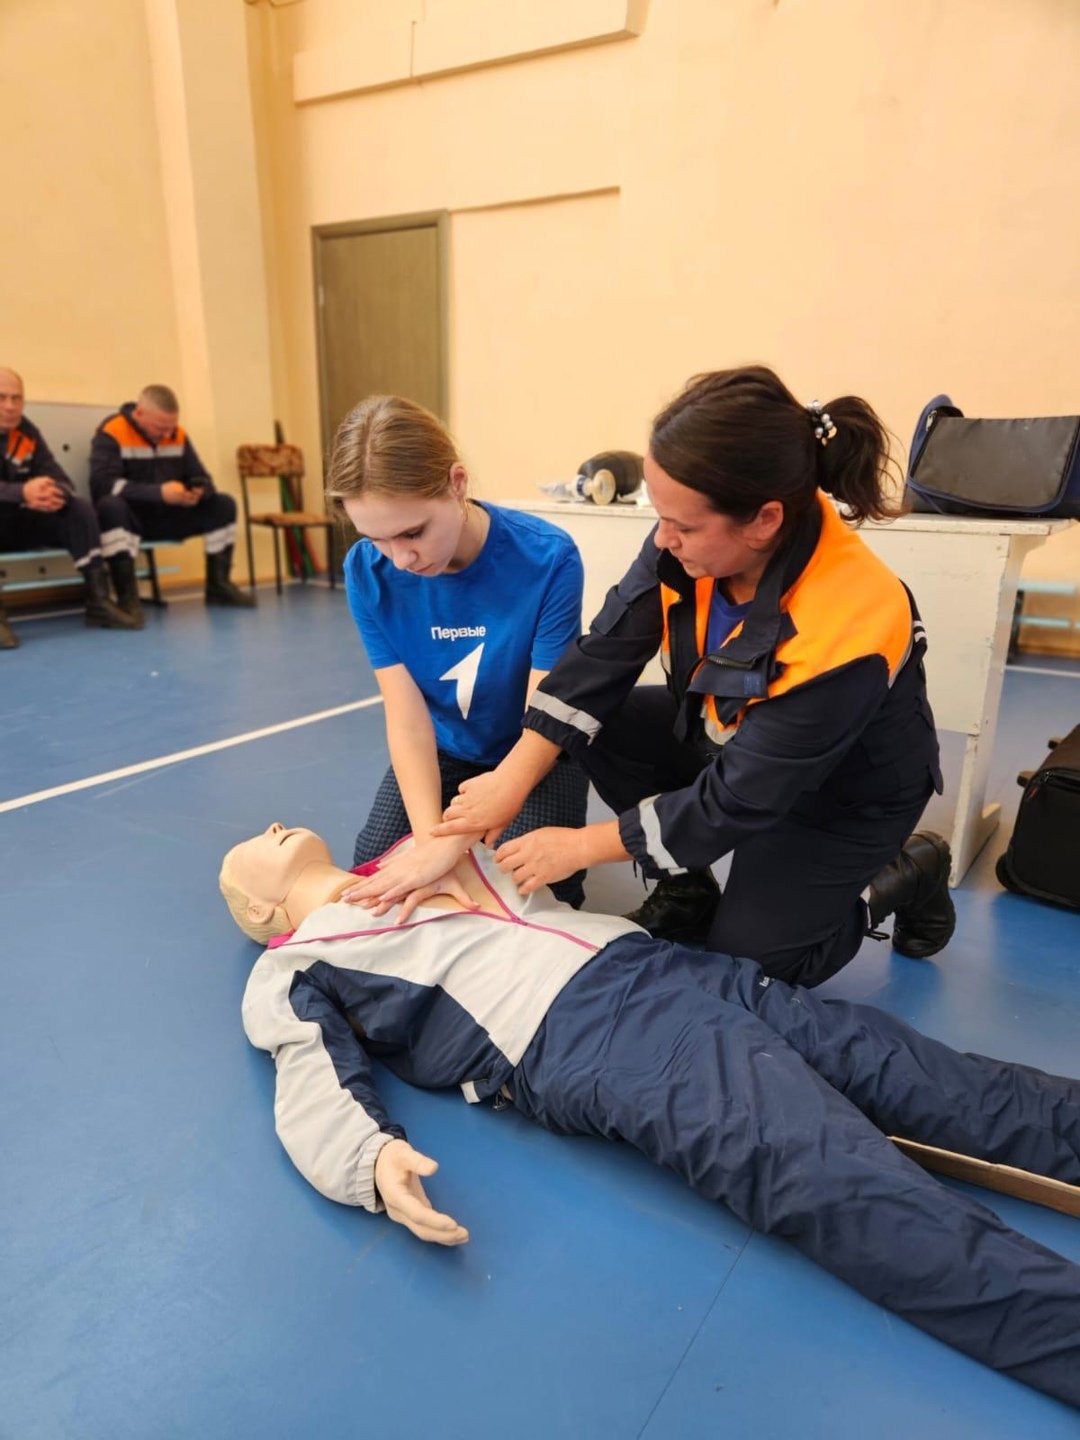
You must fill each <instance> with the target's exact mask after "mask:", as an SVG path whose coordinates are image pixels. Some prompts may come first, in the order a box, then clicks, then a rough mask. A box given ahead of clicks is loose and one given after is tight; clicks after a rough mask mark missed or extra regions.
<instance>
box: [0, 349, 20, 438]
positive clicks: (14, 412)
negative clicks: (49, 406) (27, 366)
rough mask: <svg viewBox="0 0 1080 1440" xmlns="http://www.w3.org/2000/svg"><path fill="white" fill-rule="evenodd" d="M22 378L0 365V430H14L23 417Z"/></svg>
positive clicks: (14, 371)
mask: <svg viewBox="0 0 1080 1440" xmlns="http://www.w3.org/2000/svg"><path fill="white" fill-rule="evenodd" d="M24 403H25V396H24V393H23V382H22V376H21V375H20V374H19V372H18V371H17V370H9V369H8V368H7V366H6V365H0V430H14V429H15V427H16V425H18V423H19V421H20V420H21V419H22V416H23V404H24Z"/></svg>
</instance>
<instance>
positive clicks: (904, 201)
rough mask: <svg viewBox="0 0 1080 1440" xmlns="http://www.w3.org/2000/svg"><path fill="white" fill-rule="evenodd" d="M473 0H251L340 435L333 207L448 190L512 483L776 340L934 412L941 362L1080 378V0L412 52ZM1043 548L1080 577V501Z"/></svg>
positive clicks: (821, 388)
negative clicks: (318, 288) (296, 93)
mask: <svg viewBox="0 0 1080 1440" xmlns="http://www.w3.org/2000/svg"><path fill="white" fill-rule="evenodd" d="M478 5H482V0H460V3H459V4H458V6H457V8H458V9H459V11H460V13H461V15H462V17H463V23H464V19H465V18H466V17H467V16H469V15H473V16H475V12H476V11H477V7H478ZM454 8H455V0H438V4H437V5H433V4H428V6H426V7H425V5H424V4H423V3H422V0H417V3H415V4H412V5H410V4H408V3H404V0H402V3H397V4H394V5H388V4H382V3H378V4H376V3H374V0H371V3H367V4H353V3H350V4H344V3H342V0H301V3H299V4H294V5H291V6H289V7H279V8H276V9H273V10H271V9H269V8H268V7H267V6H266V5H261V6H258V7H257V8H253V9H251V10H249V34H250V37H251V39H252V43H253V53H254V54H255V56H256V62H257V65H258V66H259V67H260V93H259V96H258V99H259V105H258V106H257V124H258V126H259V128H260V132H261V134H262V137H263V140H264V143H265V145H266V150H267V155H266V157H265V158H266V163H265V165H264V169H263V182H264V188H265V191H266V193H267V195H268V198H269V200H270V202H271V205H272V210H273V225H272V228H271V230H270V232H269V235H268V240H269V244H270V247H271V250H272V252H273V254H274V257H275V265H276V266H277V273H276V275H275V277H274V278H275V287H276V289H275V308H276V311H277V315H278V318H279V320H280V328H279V331H278V334H277V337H276V338H277V344H276V347H275V351H276V354H275V376H276V386H277V393H278V396H279V406H280V407H281V408H287V409H288V413H289V417H290V425H291V429H292V431H293V433H295V434H296V435H297V437H298V438H300V439H301V440H302V442H303V443H305V444H306V445H307V446H308V448H312V447H314V446H316V445H317V444H318V439H319V435H318V421H317V406H316V395H315V379H314V377H315V359H314V327H313V311H312V302H311V280H310V257H309V231H310V227H311V226H312V225H320V224H328V223H331V222H336V221H344V220H359V219H369V218H373V217H377V216H388V215H400V214H408V213H411V212H414V211H428V210H438V209H444V208H445V209H447V210H449V211H450V212H451V221H452V226H451V237H452V238H451V287H452V336H451V400H452V415H451V420H452V423H453V425H454V426H455V428H456V430H457V432H458V435H459V439H460V441H461V443H462V445H463V446H464V448H465V450H466V452H467V454H468V455H469V457H470V459H471V460H472V461H473V463H474V467H475V468H476V470H477V471H478V475H479V482H480V488H481V490H482V492H483V493H486V494H489V495H492V496H500V495H501V496H510V495H515V494H516V495H521V494H525V493H528V492H529V491H530V490H531V487H532V486H533V485H534V484H535V483H536V482H538V481H540V480H543V479H548V478H550V477H551V476H552V474H553V473H558V472H563V473H565V472H566V471H568V470H571V469H572V468H573V466H574V465H575V463H576V462H577V461H578V460H580V459H581V458H582V457H583V455H584V454H586V453H588V452H589V451H590V450H591V449H593V448H600V447H602V446H608V445H625V446H641V445H642V444H643V441H644V436H645V433H646V426H647V422H648V418H649V416H650V414H651V412H652V411H653V410H654V409H655V408H656V407H657V406H658V404H659V403H660V402H661V401H662V400H663V399H664V398H665V397H666V396H667V395H669V394H670V393H671V392H672V391H673V390H675V389H676V388H677V387H678V386H679V385H680V383H681V382H682V381H683V380H684V379H685V378H686V377H687V376H688V375H689V374H691V373H692V372H694V371H696V370H698V369H700V368H703V367H711V366H719V365H726V364H731V363H737V362H739V361H744V360H750V359H763V360H766V361H768V362H770V363H772V364H773V365H775V366H776V367H777V369H778V370H780V372H781V373H782V374H783V375H784V376H785V378H787V379H788V380H789V382H790V383H791V384H792V385H793V387H794V388H795V389H796V390H797V391H798V392H799V393H801V394H804V395H806V397H807V398H810V397H812V396H820V397H822V398H827V397H829V396H831V395H834V394H836V393H838V392H842V391H848V390H855V391H858V392H861V393H864V394H865V395H867V396H868V397H869V398H870V399H871V400H872V401H873V402H874V403H875V404H876V405H877V406H878V407H879V409H880V410H881V412H882V413H883V415H884V417H885V418H886V420H887V422H888V423H889V424H890V426H891V427H892V428H893V429H894V430H895V431H896V432H897V433H898V435H899V436H900V437H901V438H902V439H903V440H904V441H906V438H907V435H908V433H909V431H910V427H911V425H912V423H913V422H914V419H915V416H916V415H917V413H918V410H919V408H920V406H921V405H922V403H923V401H924V400H925V399H926V398H928V396H929V395H930V394H931V393H933V392H935V391H936V390H938V389H940V388H946V387H947V388H948V389H950V390H951V392H952V393H953V395H954V398H955V399H956V400H957V401H958V403H959V404H961V405H962V406H963V407H965V408H966V409H967V410H968V411H969V412H971V413H986V414H1023V413H1053V412H1062V411H1075V410H1078V409H1080V360H1078V358H1077V342H1076V333H1077V297H1078V295H1080V273H1078V272H1080V202H1078V201H1077V200H1076V198H1075V196H1074V195H1073V193H1072V187H1071V183H1070V182H1071V176H1072V174H1073V173H1074V169H1075V157H1076V155H1077V153H1078V147H1080V87H1078V86H1077V85H1076V83H1075V76H1076V75H1077V74H1078V73H1080V7H1077V6H1076V5H1075V4H1074V3H1073V0H995V3H992V4H987V3H986V0H875V3H874V4H873V5H868V4H867V3H866V0H816V3H810V0H723V3H720V0H652V4H651V6H650V7H649V9H648V17H647V23H646V24H645V26H644V30H643V33H641V35H640V36H638V37H637V38H629V39H621V40H619V41H617V42H612V43H608V44H597V45H595V46H593V47H592V48H587V49H572V50H567V51H566V52H564V53H554V54H546V55H543V56H537V57H535V58H525V59H518V60H515V61H512V62H508V63H502V64H494V65H490V66H488V67H486V68H480V69H475V70H468V71H466V72H464V73H459V74H453V75H448V76H446V77H445V78H441V79H434V80H432V79H424V80H423V81H422V83H417V82H415V81H412V82H410V81H409V80H408V78H407V76H406V77H404V78H403V77H402V75H401V74H400V73H397V72H395V71H394V69H393V65H394V64H395V63H396V59H395V57H398V56H399V55H400V53H401V46H400V44H399V43H398V41H399V39H400V36H401V33H402V27H403V26H406V25H408V23H409V22H410V21H413V22H416V23H415V24H414V27H413V29H414V34H419V33H420V31H419V29H418V28H417V27H418V26H422V25H423V24H424V23H425V16H426V20H427V21H428V22H430V21H431V19H432V17H433V15H437V16H438V17H439V18H440V19H443V20H445V18H446V17H447V15H448V14H450V13H452V12H453V10H454ZM521 8H522V7H520V6H519V7H518V9H519V10H520V9H521ZM524 8H525V9H527V8H528V7H524ZM638 8H639V9H640V8H641V7H638ZM376 38H377V43H375V42H376ZM365 42H367V43H366V44H365ZM330 49H334V50H335V51H336V52H337V54H336V56H335V63H334V68H333V76H332V83H333V87H335V88H334V93H333V98H328V99H325V100H318V99H306V100H305V102H304V103H302V104H297V103H295V101H294V97H293V85H294V70H293V63H292V62H293V60H294V58H295V57H296V56H301V57H303V58H302V62H301V63H302V65H303V66H306V69H305V70H303V72H302V74H301V76H300V79H301V82H302V87H303V93H304V94H305V95H309V94H310V93H311V89H312V82H311V76H312V75H313V74H315V75H317V74H318V73H320V72H319V70H318V64H319V63H322V60H324V59H325V58H326V55H327V53H328V51H329V50H330ZM414 49H415V46H414ZM349 55H355V56H356V57H357V59H356V61H355V66H356V69H355V76H356V79H355V83H356V86H357V89H358V90H360V92H361V93H356V94H352V95H342V94H341V93H340V92H341V90H342V87H343V84H344V83H345V82H343V80H342V75H343V74H345V73H347V64H348V56H349ZM365 55H366V56H367V57H368V58H367V60H366V61H362V60H361V58H360V57H362V56H365ZM342 56H344V57H346V58H345V59H344V60H343V59H342ZM372 57H374V58H372ZM376 60H377V61H379V63H381V64H383V65H384V72H383V73H384V83H385V85H386V88H381V89H380V88H362V87H365V86H372V85H373V84H378V83H379V77H378V75H376V74H375V73H374V72H375V69H376V68H377V66H376ZM343 67H344V69H343ZM326 73H327V74H328V75H329V74H330V71H329V70H327V72H326ZM373 77H374V78H373ZM326 83H327V87H328V89H329V88H330V86H331V81H330V80H329V79H328V80H327V82H326ZM316 88H317V87H316ZM575 195H577V196H581V197H583V198H576V199H575V198H557V197H573V196H575ZM586 196H587V198H585V197H586ZM521 202H533V203H521ZM1031 570H1032V572H1034V573H1038V574H1044V575H1051V574H1052V575H1057V576H1061V577H1066V576H1067V577H1069V578H1075V577H1077V576H1080V527H1076V528H1074V530H1073V531H1072V532H1071V533H1070V534H1069V535H1067V536H1066V537H1063V538H1060V539H1056V540H1054V541H1053V542H1051V544H1050V545H1048V546H1047V547H1046V548H1045V550H1043V551H1042V552H1040V553H1039V554H1037V555H1036V557H1035V559H1034V560H1033V562H1032V563H1031ZM1077 617H1078V619H1080V609H1078V611H1077Z"/></svg>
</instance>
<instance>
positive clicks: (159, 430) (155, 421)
mask: <svg viewBox="0 0 1080 1440" xmlns="http://www.w3.org/2000/svg"><path fill="white" fill-rule="evenodd" d="M131 413H132V416H133V418H134V420H135V424H136V425H138V427H139V429H140V430H141V431H142V432H143V434H144V435H145V436H146V437H147V439H149V440H152V441H153V442H154V444H155V445H160V444H161V442H162V440H167V439H168V437H169V436H170V435H171V434H172V433H173V431H174V430H175V429H176V426H177V423H178V422H179V420H180V416H179V415H176V414H173V412H172V411H169V410H155V409H154V407H153V405H143V404H139V405H136V406H135V409H134V410H133V411H132V412H131Z"/></svg>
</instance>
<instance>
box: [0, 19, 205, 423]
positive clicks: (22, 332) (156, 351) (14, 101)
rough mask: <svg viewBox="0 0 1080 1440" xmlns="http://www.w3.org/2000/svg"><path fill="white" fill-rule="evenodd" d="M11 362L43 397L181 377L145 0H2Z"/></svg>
mask: <svg viewBox="0 0 1080 1440" xmlns="http://www.w3.org/2000/svg"><path fill="white" fill-rule="evenodd" d="M0 55H2V56H3V57H4V63H3V71H4V75H3V84H2V86H0V116H2V118H3V125H2V132H3V136H4V141H5V146H6V151H7V164H6V166H5V170H6V180H5V194H4V203H3V205H0V254H2V255H3V268H2V271H0V276H2V278H0V326H2V346H3V356H2V357H0V363H4V364H9V365H14V366H15V367H16V369H18V370H21V371H22V373H23V375H24V376H25V379H26V386H27V393H28V396H29V398H30V401H31V408H32V402H33V399H34V397H35V396H36V397H38V398H39V399H42V400H69V401H82V402H86V403H95V402H98V401H100V402H102V403H103V404H110V403H114V402H115V403H117V404H118V403H120V402H121V401H123V400H130V399H131V398H132V396H133V394H134V391H135V390H136V389H137V388H138V385H139V384H140V383H145V382H146V381H150V380H155V381H156V380H160V381H163V382H164V383H166V384H179V379H180V377H179V374H178V362H179V351H178V344H177V333H176V317H175V313H174V309H173V302H172V290H171V286H170V282H169V256H168V233H167V228H166V220H165V201H164V193H163V190H162V179H161V169H160V163H159V158H158V144H157V135H156V130H155V126H154V123H153V105H154V97H153V89H152V86H151V79H150V54H149V42H148V37H147V30H146V23H145V19H144V15H143V0H94V3H93V4H89V5H87V4H82V3H80V0H3V3H2V4H0Z"/></svg>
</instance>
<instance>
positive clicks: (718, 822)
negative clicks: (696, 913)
mask: <svg viewBox="0 0 1080 1440" xmlns="http://www.w3.org/2000/svg"><path fill="white" fill-rule="evenodd" d="M888 685H889V675H888V667H887V665H886V662H885V660H884V658H883V657H882V656H880V655H870V656H865V657H863V658H862V659H860V660H855V661H853V662H852V663H851V664H850V665H844V666H841V667H840V668H839V669H837V670H833V671H830V672H829V673H827V674H826V675H823V676H821V677H820V678H818V679H817V680H814V681H812V682H810V683H809V684H807V685H803V686H800V687H799V688H798V689H797V690H792V691H790V692H789V693H788V694H786V695H779V696H777V697H776V698H775V699H773V700H765V701H762V702H761V704H759V705H752V706H751V707H750V709H749V710H748V711H747V714H746V717H745V719H744V720H743V721H742V723H741V725H740V726H739V728H738V730H737V731H736V732H735V734H734V735H733V736H732V738H731V739H730V740H729V741H728V743H727V744H726V745H724V746H723V747H722V749H720V750H719V751H718V752H717V753H716V755H715V756H714V757H713V759H712V760H711V762H710V763H709V764H708V765H706V766H705V768H704V769H703V770H702V771H701V773H700V774H699V775H698V776H697V778H696V779H695V780H694V782H693V784H691V785H687V786H686V787H685V788H684V789H682V790H671V791H668V792H667V793H666V794H663V795H657V796H655V797H653V798H652V799H649V800H645V801H643V802H642V804H641V805H637V806H635V807H634V808H633V809H632V810H627V811H624V812H623V814H622V815H620V816H619V834H620V836H621V838H622V842H623V844H624V845H625V846H626V848H627V850H628V851H629V852H630V854H631V855H632V856H633V857H634V858H635V859H636V860H640V861H646V862H650V863H651V864H652V865H653V866H656V867H658V868H659V869H661V870H664V871H667V872H669V873H671V872H676V873H677V872H678V871H680V870H689V869H701V868H703V867H705V866H707V865H711V864H712V863H713V861H715V860H719V859H720V857H721V856H722V855H726V854H727V853H728V851H729V850H732V849H734V847H735V846H736V845H737V844H738V843H739V842H740V841H741V840H746V839H749V838H750V837H751V836H753V835H757V834H760V833H761V832H762V831H763V830H768V829H769V828H770V827H771V826H772V825H775V824H776V822H777V821H778V820H780V819H781V818H782V817H783V816H784V815H786V814H787V812H788V811H789V810H790V809H791V807H792V806H793V805H794V804H795V801H796V800H797V799H798V798H799V796H800V795H803V794H805V793H806V792H807V791H812V790H815V789H817V788H818V787H819V786H820V785H821V783H822V782H823V781H824V780H825V779H826V777H827V776H829V775H830V774H831V773H832V772H833V771H834V770H835V769H836V767H837V765H839V764H840V762H841V761H842V760H843V758H844V756H845V755H846V753H847V752H848V750H850V748H851V747H852V745H854V743H855V741H856V740H857V739H858V738H859V736H860V734H861V733H862V731H863V730H864V729H865V728H866V726H867V725H868V724H869V722H870V720H871V719H872V718H873V716H874V714H875V713H876V711H877V710H878V709H879V708H880V706H881V704H882V702H883V701H884V700H885V698H886V696H887V695H888Z"/></svg>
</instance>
